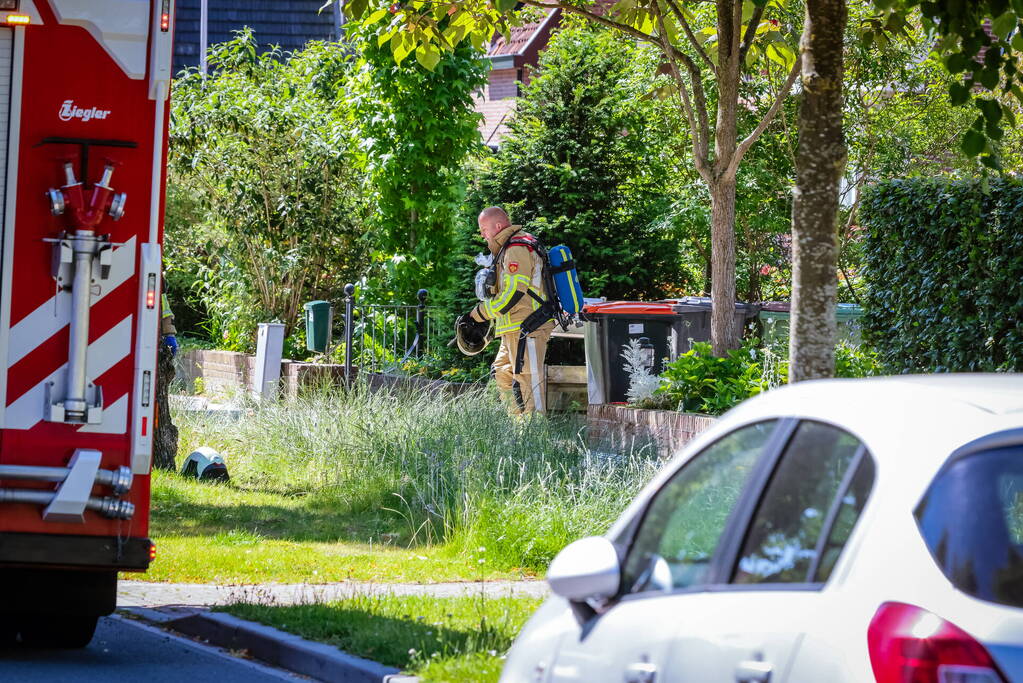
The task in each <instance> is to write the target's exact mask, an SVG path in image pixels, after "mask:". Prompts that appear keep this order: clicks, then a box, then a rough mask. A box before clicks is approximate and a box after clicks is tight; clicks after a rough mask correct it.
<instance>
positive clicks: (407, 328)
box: [341, 284, 451, 376]
mask: <svg viewBox="0 0 1023 683" xmlns="http://www.w3.org/2000/svg"><path fill="white" fill-rule="evenodd" d="M344 291H345V299H344V315H343V316H342V319H341V324H342V337H341V338H342V339H343V340H344V349H343V362H344V365H345V373H346V375H347V376H350V373H351V371H352V367H353V366H354V367H358V368H359V369H360V370H361V371H364V372H365V371H370V372H378V371H381V370H387V369H389V368H393V367H396V366H400V365H401V364H402V363H404V362H405V361H407V360H409V359H410V358H418V357H421V356H424V355H429V353H430V351H431V344H432V341H433V338H434V336H435V335H436V334H437V333H438V332H440V331H441V330H443V329H450V328H451V326H450V325H445V324H444V322H445V321H444V318H445V315H444V313H443V312H442V311H441V309H440V308H438V307H436V306H427V305H426V299H427V297H428V295H429V293H428V292H427V290H425V289H420V290H419V291H418V292H417V293H416V298H417V299H418V303H416V304H360V303H358V301H357V300H356V297H355V286H354V285H351V284H349V285H345V290H344Z"/></svg>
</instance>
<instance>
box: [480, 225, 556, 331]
mask: <svg viewBox="0 0 1023 683" xmlns="http://www.w3.org/2000/svg"><path fill="white" fill-rule="evenodd" d="M516 233H518V234H517V235H516ZM522 235H528V233H525V232H522V226H520V225H510V226H508V227H507V228H505V229H504V230H502V231H501V232H499V233H498V234H497V235H495V236H494V238H493V239H492V240H487V246H488V247H489V248H490V252H491V253H492V254H493V255H494V257H495V258H496V257H497V255H498V254H499V253H500V252H501V247H503V246H504V244H505V242H507V241H508V240H509V239H511V238H512V237H513V236H516V237H517V236H522ZM494 267H495V273H496V275H497V285H496V291H495V292H494V293H493V295H492V296H491V297H490V298H489V299H487V300H486V301H482V302H480V303H479V304H477V306H476V308H474V309H473V311H472V317H473V318H475V319H477V320H481V321H482V320H493V321H494V334H496V335H498V336H500V335H502V334H508V333H509V332H516V331H518V329H519V327H520V326H521V324H522V321H523V320H525V319H526V317H527V316H528V315H529V314H530V313H532V312H533V311H535V310H536V309H537V308H539V307H540V304H539V302H538V301H537V300H536V299H535V298H534V297H532V296H530V294H529V292H530V291H532V292H533V293H534V294H536V295H537V296H539V297H540V298H541V299H545V298H546V297H545V295H544V290H543V259H542V258H541V257H540V255H539V254H538V253H536V251H535V250H534V249H532V248H530V247H528V246H525V245H518V244H513V245H512V246H510V247H508V248H507V249H505V250H504V253H503V254H501V258H500V260H499V262H498V263H496V264H494Z"/></svg>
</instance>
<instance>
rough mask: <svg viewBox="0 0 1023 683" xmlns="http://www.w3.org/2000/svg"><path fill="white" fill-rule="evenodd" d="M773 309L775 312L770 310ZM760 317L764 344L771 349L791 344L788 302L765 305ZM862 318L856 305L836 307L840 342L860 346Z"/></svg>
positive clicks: (861, 308) (861, 309) (859, 307)
mask: <svg viewBox="0 0 1023 683" xmlns="http://www.w3.org/2000/svg"><path fill="white" fill-rule="evenodd" d="M771 308H774V309H775V310H770V309H771ZM765 309H766V310H765ZM758 315H759V316H760V320H761V322H762V323H763V325H764V339H763V341H764V344H765V345H766V346H770V347H774V346H778V345H787V344H788V342H789V311H788V302H782V303H777V302H772V303H768V304H765V305H764V308H763V309H761V311H760V313H759V314H758ZM861 317H863V307H862V306H858V305H856V304H838V305H837V306H836V308H835V319H836V321H837V322H838V341H840V342H841V341H844V342H846V343H847V344H851V345H853V346H857V345H859V343H860V318H861Z"/></svg>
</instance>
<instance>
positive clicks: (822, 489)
mask: <svg viewBox="0 0 1023 683" xmlns="http://www.w3.org/2000/svg"><path fill="white" fill-rule="evenodd" d="M860 445H861V444H860V442H859V440H857V439H856V437H854V436H852V435H851V434H849V433H848V432H845V431H842V430H841V429H838V428H837V427H833V426H831V425H827V424H823V423H821V422H810V421H804V422H801V423H800V425H799V427H798V428H797V429H796V433H795V434H794V435H793V437H792V439H791V440H790V441H789V445H788V447H787V448H786V449H785V452H784V453H783V454H782V457H781V461H780V462H779V464H778V466H777V468H776V469H775V471H774V473H773V475H772V476H771V480H770V482H769V483H768V485H767V488H766V489H765V491H764V495H763V498H762V499H761V501H760V504H759V505H758V507H757V510H756V513H755V514H754V515H753V519H752V522H751V524H750V528H749V532H748V534H747V535H746V539H745V541H744V542H743V546H742V550H741V551H740V553H739V561H738V563H737V565H736V569H735V574H734V576H733V579H732V581H733V583H740V584H748V583H804V582H806V581H808V573H809V571H810V569H811V568H812V567H814V566H815V561H816V559H817V557H818V553H819V552H821V551H822V548H818V542H819V540H820V538H821V534H822V533H825V529H824V527H825V525H826V524H828V523H830V521H831V520H832V519H834V518H835V515H841V513H843V512H845V515H846V518H845V520H844V526H845V527H848V529H847V531H846V532H845V533H846V538H848V533H849V532H851V526H852V524H854V523H855V519H856V517H857V516H858V508H857V500H856V499H855V497H854V498H853V499H852V500H850V502H849V505H848V506H844V509H843V507H839V508H836V510H835V515H830V514H829V513H830V512H831V511H832V503H833V502H834V503H835V504H836V505H842V504H843V503H844V501H838V500H837V499H836V496H838V494H839V492H840V491H841V490H842V488H843V483H845V482H846V473H847V472H848V470H849V467H850V465H851V464H852V463H853V459H854V458H855V456H856V453H857V451H859V450H860ZM868 490H869V487H868ZM861 508H862V503H860V505H859V509H861ZM850 517H851V519H850ZM829 518H830V519H829ZM841 533H842V531H841V530H838V534H839V535H841ZM838 540H839V536H836V537H835V541H836V543H837V542H838ZM841 542H842V543H844V540H843V541H841ZM835 550H836V548H830V553H831V554H832V555H836V553H835ZM837 551H838V552H841V546H840V545H839V546H838V547H837ZM836 559H837V557H836ZM829 571H830V570H829Z"/></svg>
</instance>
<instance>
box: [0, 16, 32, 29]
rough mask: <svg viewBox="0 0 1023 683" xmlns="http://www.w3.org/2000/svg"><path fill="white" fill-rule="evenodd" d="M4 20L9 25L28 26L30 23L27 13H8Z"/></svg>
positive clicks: (30, 19)
mask: <svg viewBox="0 0 1023 683" xmlns="http://www.w3.org/2000/svg"><path fill="white" fill-rule="evenodd" d="M4 21H5V22H7V24H8V25H10V26H28V25H29V24H31V23H32V17H30V16H28V15H27V14H8V15H7V18H6V19H5V20H4Z"/></svg>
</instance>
